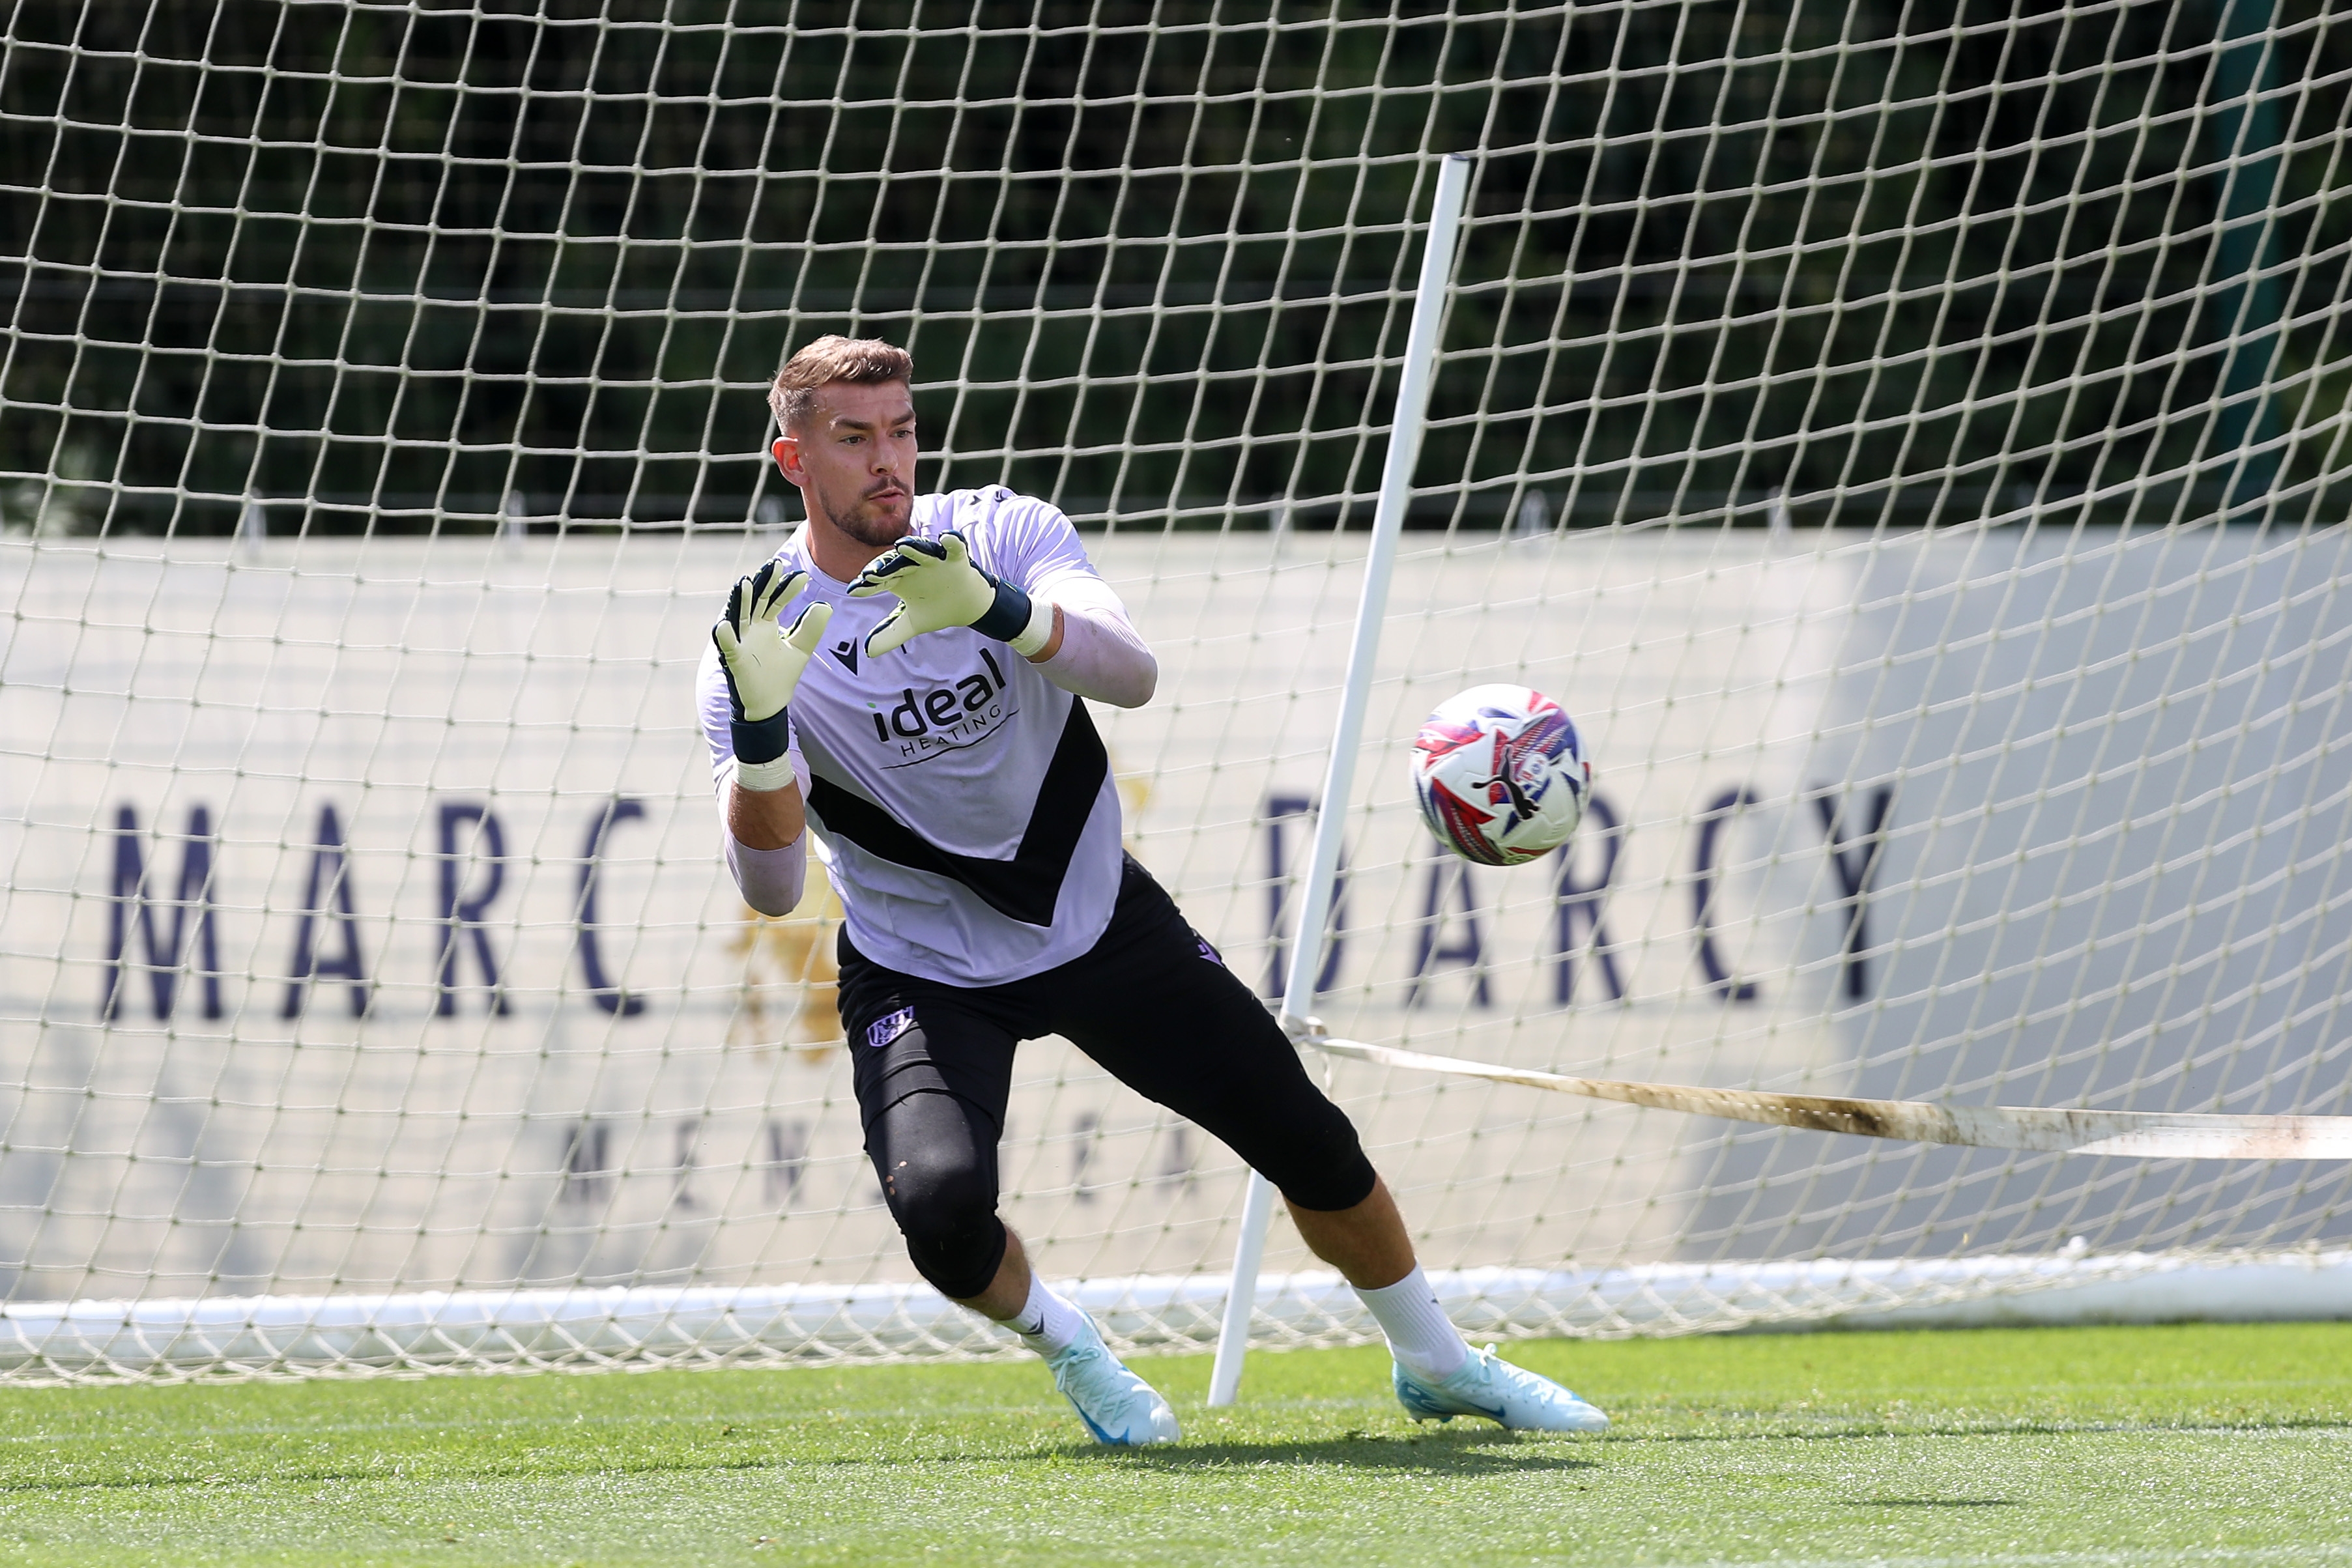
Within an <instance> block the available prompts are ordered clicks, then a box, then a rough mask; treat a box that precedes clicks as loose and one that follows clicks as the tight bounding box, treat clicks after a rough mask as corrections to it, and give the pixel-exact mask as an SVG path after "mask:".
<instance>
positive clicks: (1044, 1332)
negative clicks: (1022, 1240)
mask: <svg viewBox="0 0 2352 1568" xmlns="http://www.w3.org/2000/svg"><path fill="white" fill-rule="evenodd" d="M1086 1319H1087V1315H1086V1313H1084V1312H1080V1311H1079V1310H1078V1309H1077V1307H1076V1306H1075V1305H1074V1304H1072V1303H1071V1302H1069V1301H1064V1300H1063V1299H1062V1298H1061V1297H1059V1296H1057V1295H1055V1294H1054V1292H1053V1291H1049V1290H1047V1289H1046V1288H1045V1281H1043V1280H1041V1279H1039V1278H1038V1277H1037V1276H1036V1275H1034V1274H1032V1275H1030V1276H1029V1299H1028V1300H1027V1301H1024V1302H1022V1303H1021V1310H1020V1311H1019V1312H1016V1313H1014V1314H1013V1316H1012V1317H1011V1318H1009V1319H1007V1320H1006V1321H1005V1324H1004V1326H1005V1327H1006V1328H1009V1329H1011V1330H1012V1331H1013V1333H1017V1334H1019V1335H1020V1336H1021V1343H1023V1344H1025V1345H1027V1346H1028V1347H1029V1348H1030V1349H1031V1350H1034V1351H1035V1352H1036V1353H1037V1354H1039V1355H1052V1354H1055V1353H1056V1352H1058V1351H1065V1350H1067V1349H1069V1348H1070V1346H1071V1345H1072V1344H1073V1343H1076V1340H1077V1337H1078V1333H1079V1325H1080V1324H1082V1323H1084V1322H1086Z"/></svg>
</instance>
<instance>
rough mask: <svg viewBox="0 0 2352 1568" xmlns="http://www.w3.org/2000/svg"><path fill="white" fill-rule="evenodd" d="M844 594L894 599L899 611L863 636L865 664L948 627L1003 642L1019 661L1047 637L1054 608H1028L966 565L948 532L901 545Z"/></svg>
mask: <svg viewBox="0 0 2352 1568" xmlns="http://www.w3.org/2000/svg"><path fill="white" fill-rule="evenodd" d="M849 593H850V597H851V598H853V599H871V598H872V597H873V596H874V595H876V594H877V593H895V594H897V595H898V609H896V610H893V611H892V612H890V613H889V615H888V616H887V617H886V618H885V619H884V621H883V622H882V624H880V625H879V626H877V627H876V628H874V630H873V631H871V632H867V633H866V654H867V655H868V656H869V657H873V656H877V655H880V654H883V653H889V652H890V651H891V650H893V649H895V648H898V647H901V646H903V645H905V643H907V641H908V639H909V638H913V637H919V636H921V635H922V634H923V633H924V632H942V631H945V630H946V629H947V628H949V627H950V626H969V627H971V629H972V630H973V631H975V632H979V633H980V634H981V635H982V636H983V637H993V638H995V639H996V640H997V641H998V642H1000V643H1011V644H1012V646H1013V652H1014V653H1018V654H1020V655H1021V656H1022V657H1024V658H1027V657H1028V656H1029V655H1030V654H1032V653H1035V652H1037V650H1038V649H1040V648H1043V647H1044V646H1045V644H1046V643H1047V642H1048V641H1050V640H1051V639H1052V637H1053V634H1054V607H1053V606H1052V605H1051V604H1048V603H1046V602H1045V601H1042V600H1041V601H1034V602H1033V601H1031V600H1030V598H1029V596H1028V595H1027V594H1026V593H1024V592H1023V591H1021V589H1020V588H1019V587H1017V586H1016V585H1014V584H1013V583H1010V582H1007V581H1005V580H1003V578H1001V577H998V576H997V575H996V574H995V573H994V572H990V571H982V570H981V569H980V568H979V567H976V566H974V565H972V563H971V549H970V547H968V546H967V545H966V544H965V543H964V542H963V536H962V535H961V534H960V533H956V532H954V531H952V530H950V531H949V532H947V533H944V534H941V535H940V537H939V538H937V539H900V540H899V541H898V543H897V544H896V545H893V546H892V547H891V548H890V549H889V550H888V551H887V552H886V553H885V554H883V555H881V556H879V557H877V559H875V562H874V564H873V565H871V566H869V567H867V568H866V570H864V571H862V572H859V573H858V574H857V580H856V582H854V583H852V584H850V587H849Z"/></svg>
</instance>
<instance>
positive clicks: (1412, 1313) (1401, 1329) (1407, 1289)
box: [1356, 1263, 1470, 1378]
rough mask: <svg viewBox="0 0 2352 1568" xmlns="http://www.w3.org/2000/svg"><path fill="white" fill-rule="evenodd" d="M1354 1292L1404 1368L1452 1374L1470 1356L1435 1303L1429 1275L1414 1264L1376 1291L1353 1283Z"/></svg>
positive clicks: (1428, 1373)
mask: <svg viewBox="0 0 2352 1568" xmlns="http://www.w3.org/2000/svg"><path fill="white" fill-rule="evenodd" d="M1356 1294H1357V1295H1358V1296H1360V1297H1361V1298H1362V1299H1363V1302H1364V1305H1366V1306H1368V1307H1370V1308H1371V1310H1372V1317H1373V1319H1374V1321H1376V1322H1378V1323H1379V1324H1380V1325H1381V1333H1384V1334H1386V1335H1388V1336H1389V1350H1390V1351H1391V1354H1394V1355H1395V1356H1396V1358H1397V1360H1398V1362H1399V1363H1401V1364H1402V1365H1403V1367H1404V1369H1405V1370H1406V1371H1407V1372H1410V1373H1412V1374H1413V1375H1415V1376H1418V1377H1427V1378H1443V1377H1451V1376H1453V1375H1454V1374H1455V1373H1456V1372H1459V1371H1460V1370H1461V1369H1462V1364H1463V1363H1464V1362H1465V1361H1468V1360H1469V1359H1470V1347H1469V1345H1468V1344H1466V1343H1464V1341H1463V1338H1462V1331H1461V1330H1460V1329H1457V1328H1455V1327H1454V1320H1453V1319H1451V1318H1449V1317H1447V1316H1446V1315H1445V1309H1444V1307H1441V1306H1439V1305H1438V1304H1437V1292H1436V1291H1433V1290H1431V1289H1430V1288H1429V1276H1428V1275H1426V1274H1424V1273H1423V1272H1422V1271H1421V1265H1419V1264H1418V1263H1416V1264H1414V1265H1413V1270H1412V1273H1410V1274H1407V1275H1406V1276H1405V1277H1404V1278H1403V1279H1402V1280H1399V1281H1397V1282H1396V1283H1395V1284H1393V1285H1383V1286H1381V1288H1380V1289H1379V1290H1377V1291H1367V1290H1366V1289H1364V1288H1363V1287H1362V1286H1361V1285H1359V1286H1357V1287H1356Z"/></svg>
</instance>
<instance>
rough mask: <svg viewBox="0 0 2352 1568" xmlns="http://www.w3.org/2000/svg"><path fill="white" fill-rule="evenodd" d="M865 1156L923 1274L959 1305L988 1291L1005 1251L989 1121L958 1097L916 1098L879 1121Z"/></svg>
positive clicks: (992, 1130) (893, 1108) (869, 1136)
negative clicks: (997, 1202) (997, 1204)
mask: <svg viewBox="0 0 2352 1568" xmlns="http://www.w3.org/2000/svg"><path fill="white" fill-rule="evenodd" d="M866 1151H867V1153H868V1154H869V1155H871V1156H872V1158H873V1160H874V1171H875V1175H876V1176H879V1177H880V1178H881V1181H882V1197H883V1201H885V1202H886V1203H887V1204H888V1205H889V1206H890V1218H893V1219H895V1220H897V1221H898V1229H899V1231H900V1233H901V1234H903V1235H904V1236H905V1237H906V1238H907V1253H908V1256H909V1257H910V1258H912V1259H913V1260H914V1262H915V1268H916V1270H917V1271H919V1273H920V1274H921V1275H922V1276H923V1278H924V1279H926V1280H928V1281H930V1282H931V1285H932V1286H933V1288H935V1289H936V1290H938V1291H939V1292H940V1294H941V1295H944V1296H948V1297H951V1298H953V1299H956V1300H959V1301H966V1300H970V1299H971V1297H973V1296H977V1295H979V1294H980V1293H981V1292H982V1291H985V1290H987V1289H988V1287H989V1285H990V1283H991V1282H992V1281H994V1280H995V1278H996V1270H997V1266H998V1265H999V1264H1001V1263H1003V1261H1004V1248H1005V1241H1004V1224H1003V1221H1002V1220H1000V1219H998V1218H997V1217H996V1130H995V1128H994V1127H993V1126H992V1125H991V1124H989V1123H988V1120H987V1118H986V1117H984V1116H982V1115H980V1114H979V1113H977V1112H976V1111H975V1110H973V1108H972V1107H971V1106H969V1105H967V1104H966V1103H964V1102H963V1101H961V1100H960V1099H958V1098H956V1097H955V1096H954V1095H952V1094H941V1093H937V1092H925V1093H919V1094H910V1095H908V1097H907V1098H906V1099H904V1100H902V1101H900V1102H898V1103H897V1104H895V1105H893V1106H891V1107H889V1109H887V1110H886V1111H885V1112H883V1113H882V1114H881V1115H880V1116H878V1117H877V1118H876V1119H875V1122H874V1125H873V1126H872V1127H871V1128H869V1129H868V1130H867V1133H866Z"/></svg>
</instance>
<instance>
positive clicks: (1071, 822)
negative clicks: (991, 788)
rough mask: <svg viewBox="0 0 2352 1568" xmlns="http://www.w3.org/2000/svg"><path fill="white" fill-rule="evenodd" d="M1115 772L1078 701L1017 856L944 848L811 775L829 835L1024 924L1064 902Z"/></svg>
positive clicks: (812, 798)
mask: <svg viewBox="0 0 2352 1568" xmlns="http://www.w3.org/2000/svg"><path fill="white" fill-rule="evenodd" d="M1109 774H1110V756H1109V754H1108V752H1106V751H1105V750H1104V749H1103V743H1102V737H1101V736H1099V735H1097V734H1096V733H1095V726H1094V720H1092V719H1090V718H1088V717H1087V705H1086V704H1085V703H1084V702H1082V701H1080V700H1079V699H1078V698H1076V697H1073V698H1071V699H1070V716H1069V718H1068V720H1067V721H1066V723H1064V725H1063V726H1062V738H1061V742H1060V744H1058V745H1057V746H1055V748H1054V759H1053V761H1052V762H1050V763H1048V764H1047V765H1046V768H1045V780H1044V782H1042V783H1041V784H1040V785H1039V786H1038V788H1037V803H1036V805H1035V806H1034V807H1032V808H1031V810H1030V812H1029V825H1028V827H1027V828H1026V829H1024V831H1023V832H1022V834H1021V847H1020V848H1019V849H1017V850H1015V851H1013V858H1012V859H1011V860H988V859H984V858H982V857H981V856H979V855H966V854H958V853H957V852H954V851H953V850H943V849H941V848H940V847H939V846H938V845H937V844H934V843H932V842H931V841H929V840H928V839H926V838H924V837H922V835H920V834H919V833H918V832H916V831H915V830H914V829H912V828H910V827H908V825H907V824H906V823H904V822H902V821H898V818H896V817H894V816H892V815H891V814H890V813H889V812H888V811H887V810H883V809H882V808H881V807H880V806H877V805H876V804H875V803H874V802H873V801H871V800H867V799H866V797H864V796H863V795H859V794H856V793H855V792H854V791H852V790H849V789H844V788H843V787H842V786H840V785H838V784H835V783H834V782H832V781H831V780H830V779H826V778H825V777H824V775H823V774H822V773H819V774H816V775H814V777H812V778H811V779H810V780H809V799H808V803H809V810H811V811H812V812H814V814H815V816H816V819H817V822H818V825H819V826H821V827H823V828H824V831H826V832H827V833H830V834H835V835H838V836H839V837H841V838H844V839H846V840H848V841H850V842H851V843H853V844H856V846H857V847H858V848H859V849H862V850H864V851H865V852H866V853H867V854H870V855H873V856H875V857H876V858H877V859H879V860H886V861H888V862H891V863H892V864H893V865H902V866H905V867H906V868H907V869H908V870H909V871H919V872H927V873H929V874H931V875H933V876H943V877H946V878H948V879H950V881H954V882H960V883H962V884H963V885H964V886H966V887H968V888H970V889H971V891H972V893H973V894H974V895H975V896H976V897H978V898H979V899H980V901H981V902H982V903H983V904H987V905H988V906H989V907H990V908H991V909H993V910H995V911H996V912H997V913H998V914H999V915H1005V916H1006V917H1008V918H1010V919H1013V920H1018V921H1020V922H1021V923H1022V924H1023V925H1039V926H1048V925H1053V923H1054V906H1055V904H1057V903H1059V902H1060V900H1061V895H1062V880H1063V878H1064V877H1065V876H1066V875H1067V874H1068V873H1069V869H1070V857H1071V856H1072V855H1073V854H1075V853H1076V852H1077V847H1078V840H1079V838H1080V836H1081V835H1083V834H1084V833H1085V831H1086V827H1087V818H1088V817H1090V816H1092V815H1093V814H1094V805H1095V798H1096V797H1097V795H1099V794H1101V792H1102V787H1103V780H1104V779H1106V778H1108V776H1109Z"/></svg>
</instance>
